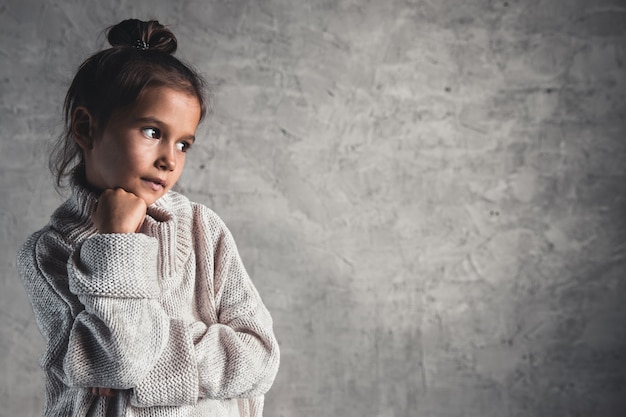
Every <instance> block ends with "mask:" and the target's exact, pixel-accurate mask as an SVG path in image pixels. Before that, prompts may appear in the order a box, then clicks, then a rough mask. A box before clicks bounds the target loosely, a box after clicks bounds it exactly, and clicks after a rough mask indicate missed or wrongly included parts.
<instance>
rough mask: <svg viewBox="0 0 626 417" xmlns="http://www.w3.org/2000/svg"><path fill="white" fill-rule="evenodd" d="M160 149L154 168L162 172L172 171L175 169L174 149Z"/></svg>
mask: <svg viewBox="0 0 626 417" xmlns="http://www.w3.org/2000/svg"><path fill="white" fill-rule="evenodd" d="M162 149H163V150H162V153H161V155H160V157H159V158H158V159H157V160H156V162H155V166H156V167H157V168H159V169H162V170H164V171H173V170H174V169H175V168H176V149H175V148H174V147H173V146H163V147H162Z"/></svg>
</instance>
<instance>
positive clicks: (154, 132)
mask: <svg viewBox="0 0 626 417" xmlns="http://www.w3.org/2000/svg"><path fill="white" fill-rule="evenodd" d="M141 131H142V132H143V134H144V135H145V136H146V137H147V138H150V139H161V131H160V130H159V129H157V128H156V127H144V128H143V129H141Z"/></svg>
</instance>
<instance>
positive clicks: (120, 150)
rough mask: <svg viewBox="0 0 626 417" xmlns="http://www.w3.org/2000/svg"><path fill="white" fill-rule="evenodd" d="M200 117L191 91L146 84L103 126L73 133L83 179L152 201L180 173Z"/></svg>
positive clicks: (150, 202) (174, 180)
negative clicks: (79, 150) (91, 131)
mask: <svg viewBox="0 0 626 417" xmlns="http://www.w3.org/2000/svg"><path fill="white" fill-rule="evenodd" d="M83 110H84V109H83ZM85 112H86V110H85ZM87 114H88V113H87ZM199 122H200V103H199V101H198V99H197V98H196V97H195V96H193V95H190V94H188V93H185V92H182V91H178V90H174V89H172V88H169V87H155V88H150V89H147V90H146V91H144V93H143V94H142V95H141V96H140V97H139V99H138V100H137V102H136V103H134V104H133V105H130V106H127V107H123V108H119V109H116V110H115V111H114V112H113V113H112V114H111V117H110V119H109V122H108V123H107V125H106V126H105V128H104V129H103V130H101V131H98V133H97V134H94V135H93V136H89V135H86V138H85V137H83V138H77V142H78V144H79V146H80V147H81V148H82V149H83V153H84V157H85V166H86V175H87V182H88V183H89V184H90V185H91V186H93V187H95V188H97V189H100V190H105V189H109V188H122V189H124V190H125V191H127V192H130V193H133V194H135V195H136V196H138V197H140V198H141V199H143V200H144V201H145V203H146V205H150V204H152V203H154V202H155V201H156V200H158V199H159V198H160V197H162V196H163V195H164V194H165V193H167V192H168V191H169V190H170V189H171V188H172V187H173V186H174V184H176V182H177V181H178V179H179V178H180V174H181V173H182V171H183V167H184V166H185V154H186V152H187V150H188V149H189V147H190V146H191V145H192V144H193V142H194V140H195V133H196V128H197V127H198V123H199Z"/></svg>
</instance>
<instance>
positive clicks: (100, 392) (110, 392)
mask: <svg viewBox="0 0 626 417" xmlns="http://www.w3.org/2000/svg"><path fill="white" fill-rule="evenodd" d="M91 393H92V394H93V395H96V396H98V397H115V394H116V392H115V390H114V389H112V388H100V387H93V388H92V389H91Z"/></svg>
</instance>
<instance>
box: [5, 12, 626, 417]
mask: <svg viewBox="0 0 626 417" xmlns="http://www.w3.org/2000/svg"><path fill="white" fill-rule="evenodd" d="M85 3H87V5H85ZM127 17H140V18H146V17H155V18H158V19H159V20H161V21H162V22H164V23H167V24H169V25H171V27H172V29H173V30H174V32H175V33H176V34H177V36H178V37H179V41H180V46H181V47H180V52H179V54H178V55H179V56H181V57H183V58H185V59H187V60H188V61H190V62H192V63H193V64H194V65H195V66H197V67H198V68H199V69H200V70H201V72H203V73H204V74H206V76H207V78H208V79H209V80H210V81H211V82H212V83H213V84H214V89H215V110H214V114H213V116H212V117H211V118H210V119H209V121H208V123H206V124H205V125H204V127H203V129H202V132H201V135H200V137H201V139H200V140H199V141H198V142H199V143H198V144H197V146H196V147H195V149H194V151H193V153H192V154H190V156H189V158H188V163H187V167H186V174H185V176H184V178H183V180H182V188H183V190H184V191H185V192H186V193H187V194H188V195H189V196H190V197H191V198H192V199H194V200H197V201H200V202H202V203H205V204H207V205H209V206H210V207H212V208H213V209H214V210H215V211H216V212H217V213H219V214H220V215H221V216H222V217H223V218H224V220H225V221H226V223H227V224H228V225H229V226H230V228H231V230H232V232H233V234H234V236H235V239H236V240H237V242H238V245H239V248H240V251H241V253H242V256H243V259H244V262H245V264H246V265H247V267H248V269H249V272H250V274H251V275H252V277H253V279H254V281H255V283H256V285H257V286H258V288H259V291H260V292H261V295H262V296H263V298H264V300H265V302H266V304H267V305H268V307H269V309H270V310H271V312H272V313H273V316H274V320H275V329H276V332H277V336H278V338H279V341H280V343H281V346H282V365H281V370H280V373H279V376H278V378H277V380H276V383H275V385H274V387H273V389H272V391H270V393H269V395H268V396H267V405H266V415H267V416H268V417H274V416H275V417H292V416H293V417H300V416H315V417H330V416H340V417H352V416H353V417H363V416H376V417H404V416H407V417H408V416H410V417H436V416H441V417H455V416H476V417H496V416H498V417H500V416H511V417H512V416H515V417H522V416H523V417H536V416H585V417H619V416H623V415H626V325H625V323H626V240H625V239H626V218H625V213H626V163H625V158H626V142H625V140H626V139H625V135H626V117H625V116H626V113H625V111H626V71H625V68H624V66H625V63H626V3H625V2H624V0H594V1H588V0H526V1H521V0H508V1H486V0H405V1H399V0H380V1H378V0H371V1H357V0H352V1H350V0H341V1H334V0H332V1H328V0H326V1H308V0H266V1H241V0H236V1H226V0H223V1H206V0H191V1H184V0H181V1H169V0H161V1H156V2H148V1H143V2H141V1H132V2H129V1H123V0H116V1H111V2H108V4H107V2H95V1H94V2H83V1H82V0H81V1H78V0H72V1H61V0H47V1H41V0H39V1H35V0H22V1H17V0H9V1H8V2H7V1H6V0H4V1H3V2H2V3H1V5H0V57H1V58H0V59H1V61H2V64H1V66H0V92H1V95H2V108H1V109H0V126H1V129H0V186H1V187H2V193H3V194H2V198H0V230H1V234H2V240H1V241H0V280H1V285H2V287H1V288H2V290H1V292H0V338H1V339H0V416H2V417H5V416H6V417H8V416H16V415H19V416H26V417H31V416H37V415H39V414H40V413H41V409H42V402H43V395H44V394H43V385H42V381H41V375H42V374H41V372H40V369H39V367H38V364H37V360H38V357H39V355H40V354H41V353H42V348H43V344H42V340H41V336H40V335H39V333H38V330H37V328H36V326H35V323H34V322H33V318H32V312H31V310H30V306H29V305H28V302H27V299H26V296H25V294H24V290H23V289H22V286H21V283H20V281H19V279H18V277H17V274H16V271H15V252H16V250H17V248H18V246H19V245H20V244H21V242H22V241H24V239H25V238H26V237H27V235H28V234H30V233H32V232H33V231H35V230H36V229H38V228H40V227H41V226H43V225H44V223H45V222H46V221H47V218H48V216H49V215H50V213H51V212H52V210H53V209H54V208H55V207H56V206H57V205H58V204H59V202H60V201H61V197H59V196H58V195H56V194H55V192H54V190H53V189H52V186H51V180H50V177H49V174H48V173H47V171H46V162H45V158H46V147H47V146H48V143H49V142H50V138H51V137H53V136H55V135H57V134H58V133H59V131H60V107H61V101H62V98H63V95H64V94H65V90H66V88H67V86H68V83H69V80H70V79H71V77H72V76H73V73H74V71H75V69H76V67H77V65H78V64H79V63H80V62H82V60H83V59H84V58H86V56H87V55H88V54H89V53H91V52H93V51H95V50H97V49H98V48H100V47H101V46H102V45H103V41H104V38H103V37H102V36H101V30H102V29H103V28H104V27H106V26H108V25H110V24H113V23H117V22H118V21H119V20H121V19H123V18H127Z"/></svg>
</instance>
